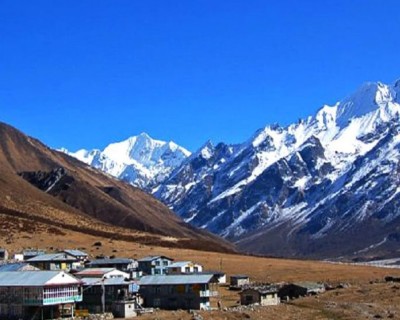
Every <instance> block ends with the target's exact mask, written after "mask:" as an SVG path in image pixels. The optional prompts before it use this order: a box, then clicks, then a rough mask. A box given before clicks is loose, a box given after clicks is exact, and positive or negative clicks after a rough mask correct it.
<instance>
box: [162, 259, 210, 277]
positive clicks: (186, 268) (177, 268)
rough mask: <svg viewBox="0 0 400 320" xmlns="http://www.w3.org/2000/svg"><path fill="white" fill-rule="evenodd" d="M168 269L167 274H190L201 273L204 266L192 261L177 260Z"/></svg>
mask: <svg viewBox="0 0 400 320" xmlns="http://www.w3.org/2000/svg"><path fill="white" fill-rule="evenodd" d="M166 269H167V274H190V273H201V272H202V271H203V266H202V265H201V264H198V263H194V262H192V261H177V262H174V263H172V264H170V265H169V266H168V267H167V268H166Z"/></svg>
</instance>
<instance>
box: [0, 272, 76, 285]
mask: <svg viewBox="0 0 400 320" xmlns="http://www.w3.org/2000/svg"><path fill="white" fill-rule="evenodd" d="M60 273H63V274H64V276H67V277H69V278H71V283H76V284H79V283H80V281H79V280H77V279H76V278H74V277H73V276H71V275H69V274H66V273H65V272H63V271H5V272H0V287H2V286H3V287H4V286H7V287H41V286H44V285H46V283H47V282H49V281H50V280H51V279H53V278H54V277H56V276H57V275H58V274H60ZM63 284H65V283H63Z"/></svg>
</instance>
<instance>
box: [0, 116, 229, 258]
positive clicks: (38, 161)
mask: <svg viewBox="0 0 400 320" xmlns="http://www.w3.org/2000/svg"><path fill="white" fill-rule="evenodd" d="M0 137H1V139H0V177H1V178H0V191H1V197H0V217H1V218H2V219H11V218H13V217H19V218H22V219H30V220H31V224H32V225H34V224H38V223H39V224H40V223H45V224H46V225H48V226H49V228H53V227H56V228H59V230H60V232H62V230H63V229H65V230H73V231H79V230H81V232H85V233H90V234H93V235H96V234H99V235H101V236H105V235H106V236H107V237H109V238H110V239H112V238H121V239H122V238H124V239H129V240H130V241H134V240H135V241H138V242H145V243H150V244H151V243H153V244H162V245H168V246H171V247H182V248H185V247H193V248H194V247H195V248H198V249H199V248H203V249H209V248H213V249H215V250H221V251H224V250H227V251H234V249H233V247H232V246H231V245H230V244H228V243H227V242H224V241H223V240H221V239H220V238H218V237H216V236H214V235H211V234H209V233H207V232H203V231H202V230H196V229H195V228H194V227H192V226H190V225H187V224H186V223H184V222H183V221H182V220H181V219H180V218H179V217H177V216H176V215H175V214H174V213H173V212H172V211H171V210H169V209H168V208H167V207H166V206H165V205H163V204H162V203H161V202H160V201H158V200H157V199H155V198H154V197H152V196H151V195H148V194H146V193H144V192H143V191H141V190H139V189H138V188H135V187H133V186H131V185H128V184H126V183H124V182H122V181H119V180H118V179H115V178H113V177H110V176H108V175H105V174H104V173H102V172H100V171H98V170H95V169H93V168H91V167H89V166H87V165H85V164H84V163H82V162H81V161H79V160H77V159H75V158H73V157H71V156H68V155H67V154H64V153H61V152H58V151H55V150H52V149H50V148H49V147H47V146H46V145H44V144H43V143H41V142H40V141H39V140H37V139H34V138H31V137H29V136H26V135H25V134H23V133H22V132H20V131H18V130H17V129H15V128H13V127H12V126H10V125H7V124H4V123H0ZM7 217H8V218H7Z"/></svg>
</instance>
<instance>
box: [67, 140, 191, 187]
mask: <svg viewBox="0 0 400 320" xmlns="http://www.w3.org/2000/svg"><path fill="white" fill-rule="evenodd" d="M60 151H61V150H60ZM63 152H65V153H68V154H69V155H71V156H73V157H75V158H77V159H79V160H81V161H83V162H85V163H86V164H89V165H91V166H93V167H95V168H97V169H100V170H102V171H105V172H107V173H109V174H111V175H113V176H115V177H117V178H120V179H123V180H125V181H127V182H129V183H131V184H132V185H135V186H138V187H142V188H145V189H146V188H150V187H151V186H153V185H154V184H157V183H160V182H161V181H162V180H163V179H165V177H166V176H167V175H168V174H170V173H171V172H172V171H173V170H174V169H175V168H176V167H178V166H179V165H180V164H181V163H182V162H183V160H185V159H186V158H187V157H188V156H190V152H189V151H188V150H186V149H185V148H182V147H180V146H178V145H177V144H176V143H174V142H172V141H169V142H165V141H161V140H155V139H152V138H151V137H150V136H149V135H148V134H147V133H144V132H143V133H141V134H139V135H137V136H132V137H129V138H128V139H126V140H123V141H120V142H116V143H112V144H109V145H108V146H107V147H106V148H105V149H104V150H103V151H101V150H98V149H93V150H90V151H88V150H85V149H81V150H78V151H77V152H68V151H67V150H65V149H64V150H63Z"/></svg>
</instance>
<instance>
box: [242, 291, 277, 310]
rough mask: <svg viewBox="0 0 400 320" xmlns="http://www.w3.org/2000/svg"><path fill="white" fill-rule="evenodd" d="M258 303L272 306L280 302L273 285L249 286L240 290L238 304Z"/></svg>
mask: <svg viewBox="0 0 400 320" xmlns="http://www.w3.org/2000/svg"><path fill="white" fill-rule="evenodd" d="M254 303H258V304H260V305H261V306H274V305H278V304H279V303H280V299H279V297H278V289H277V288H274V287H265V286H263V287H253V288H251V287H249V288H246V289H243V290H242V291H241V292H240V304H242V305H249V304H254Z"/></svg>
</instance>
